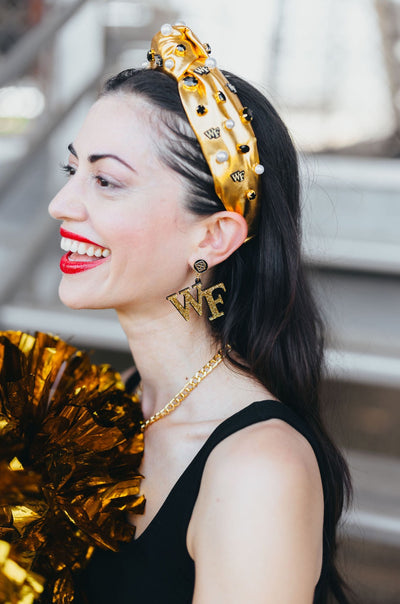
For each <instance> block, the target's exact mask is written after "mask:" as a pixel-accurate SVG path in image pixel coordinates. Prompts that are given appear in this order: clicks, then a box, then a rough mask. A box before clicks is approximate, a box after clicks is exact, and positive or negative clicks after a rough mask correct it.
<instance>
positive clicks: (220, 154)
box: [215, 151, 229, 164]
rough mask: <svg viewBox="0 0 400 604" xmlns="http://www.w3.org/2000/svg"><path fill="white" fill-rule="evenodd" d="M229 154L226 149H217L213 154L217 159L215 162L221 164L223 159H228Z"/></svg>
mask: <svg viewBox="0 0 400 604" xmlns="http://www.w3.org/2000/svg"><path fill="white" fill-rule="evenodd" d="M228 157H229V155H228V154H227V152H226V151H218V153H217V154H216V156H215V159H216V160H217V162H218V163H219V164H222V163H223V162H224V161H226V160H227V159H228Z"/></svg>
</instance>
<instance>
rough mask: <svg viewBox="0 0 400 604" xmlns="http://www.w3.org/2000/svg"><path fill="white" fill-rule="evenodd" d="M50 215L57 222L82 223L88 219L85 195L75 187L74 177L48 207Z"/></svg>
mask: <svg viewBox="0 0 400 604" xmlns="http://www.w3.org/2000/svg"><path fill="white" fill-rule="evenodd" d="M48 211H49V214H50V216H51V217H52V218H55V219H56V220H74V221H78V222H82V221H83V220H86V218H87V210H86V206H85V203H84V201H83V195H82V193H80V192H79V191H78V188H77V187H76V186H75V185H74V183H73V180H72V177H70V180H69V181H68V182H67V183H66V184H65V185H64V186H63V188H62V189H61V190H60V191H59V192H58V193H57V194H56V195H55V197H53V199H52V200H51V202H50V203H49V207H48Z"/></svg>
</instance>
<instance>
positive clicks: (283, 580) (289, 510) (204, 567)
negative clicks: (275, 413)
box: [188, 420, 323, 604]
mask: <svg viewBox="0 0 400 604" xmlns="http://www.w3.org/2000/svg"><path fill="white" fill-rule="evenodd" d="M322 525H323V494H322V485H321V480H320V475H319V470H318V465H317V461H316V459H315V456H314V453H313V451H312V449H311V446H310V445H309V443H308V442H307V441H306V440H305V439H304V438H303V437H302V436H301V435H300V434H298V433H297V432H296V431H295V430H294V429H292V428H291V427H290V426H288V425H287V424H285V423H284V422H281V421H279V420H272V421H269V422H263V423H262V424H257V425H255V426H251V427H249V428H246V429H245V430H242V431H241V432H238V433H237V434H236V435H233V436H231V437H230V438H229V439H226V440H225V441H223V442H222V443H220V445H218V447H216V449H215V450H214V451H213V453H212V454H211V455H210V458H209V460H208V462H207V464H206V468H205V471H204V475H203V480H202V484H201V488H200V493H199V497H198V500H197V502H196V506H195V508H194V512H193V516H192V519H191V522H190V525H189V531H188V548H189V552H190V554H191V555H192V557H193V559H194V562H195V567H196V581H195V591H194V598H193V603H194V604H220V603H221V602H229V603H230V604H236V603H238V604H239V603H241V604H242V603H243V602H251V603H252V604H258V603H260V604H261V603H263V604H276V603H277V602H279V604H311V603H312V600H313V593H314V587H315V585H316V583H317V581H318V577H319V573H320V568H321V560H322Z"/></svg>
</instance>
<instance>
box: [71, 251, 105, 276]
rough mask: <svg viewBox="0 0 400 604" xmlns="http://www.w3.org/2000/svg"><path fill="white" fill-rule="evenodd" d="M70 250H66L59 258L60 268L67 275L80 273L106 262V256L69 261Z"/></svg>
mask: <svg viewBox="0 0 400 604" xmlns="http://www.w3.org/2000/svg"><path fill="white" fill-rule="evenodd" d="M71 253H72V252H67V253H66V254H64V256H63V257H62V258H61V260H60V269H61V270H62V272H63V273H66V274H67V275H74V274H75V273H82V272H83V271H88V270H90V269H91V268H96V266H99V265H100V264H103V262H106V260H107V258H99V259H98V260H90V261H89V262H71V260H70V259H69V257H70V256H71Z"/></svg>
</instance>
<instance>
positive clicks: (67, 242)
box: [61, 237, 72, 252]
mask: <svg viewBox="0 0 400 604" xmlns="http://www.w3.org/2000/svg"><path fill="white" fill-rule="evenodd" d="M71 243H72V241H71V239H68V238H67V237H62V239H61V249H62V250H64V252H69V250H70V247H71Z"/></svg>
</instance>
